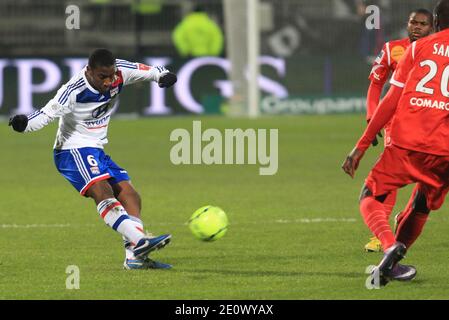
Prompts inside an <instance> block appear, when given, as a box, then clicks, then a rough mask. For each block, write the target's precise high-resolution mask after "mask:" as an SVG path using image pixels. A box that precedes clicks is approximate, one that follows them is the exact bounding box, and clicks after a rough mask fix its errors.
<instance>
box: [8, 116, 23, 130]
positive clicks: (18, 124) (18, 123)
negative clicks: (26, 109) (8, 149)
mask: <svg viewBox="0 0 449 320" xmlns="http://www.w3.org/2000/svg"><path fill="white" fill-rule="evenodd" d="M8 125H9V126H12V128H13V129H14V130H15V131H17V132H24V131H25V129H26V127H27V125H28V117H27V116H26V115H24V114H18V115H15V116H14V117H11V118H10V119H9V123H8Z"/></svg>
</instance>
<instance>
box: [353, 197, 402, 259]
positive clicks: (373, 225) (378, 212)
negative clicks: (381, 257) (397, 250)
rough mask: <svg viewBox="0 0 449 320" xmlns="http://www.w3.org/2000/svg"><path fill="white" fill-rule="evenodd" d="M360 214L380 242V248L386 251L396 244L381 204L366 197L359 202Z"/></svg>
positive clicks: (372, 198)
mask: <svg viewBox="0 0 449 320" xmlns="http://www.w3.org/2000/svg"><path fill="white" fill-rule="evenodd" d="M360 212H361V213H362V216H363V220H364V221H365V224H366V225H367V226H368V228H369V229H370V230H371V232H372V233H373V234H374V235H375V236H376V237H377V239H379V240H380V242H381V243H382V248H383V249H384V251H386V250H387V249H388V248H389V247H391V246H392V245H393V244H394V243H395V242H396V239H395V237H394V234H393V231H392V230H391V227H390V224H389V223H388V217H387V214H386V210H385V207H384V205H383V203H382V202H379V201H377V200H376V199H374V197H366V198H364V199H363V200H362V201H361V202H360Z"/></svg>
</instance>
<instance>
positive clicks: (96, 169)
mask: <svg viewBox="0 0 449 320" xmlns="http://www.w3.org/2000/svg"><path fill="white" fill-rule="evenodd" d="M90 172H92V174H100V169H99V168H98V167H90Z"/></svg>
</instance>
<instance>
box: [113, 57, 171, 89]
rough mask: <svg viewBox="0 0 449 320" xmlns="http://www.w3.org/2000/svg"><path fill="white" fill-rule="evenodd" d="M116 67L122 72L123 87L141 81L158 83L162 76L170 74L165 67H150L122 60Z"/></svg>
mask: <svg viewBox="0 0 449 320" xmlns="http://www.w3.org/2000/svg"><path fill="white" fill-rule="evenodd" d="M116 67H117V69H118V70H120V71H121V73H122V77H123V85H125V86H126V85H129V84H133V83H136V82H140V81H155V82H158V81H159V78H160V76H161V75H162V74H165V73H167V72H168V70H167V69H165V67H161V66H149V65H146V64H143V63H138V62H130V61H126V60H122V59H117V60H116Z"/></svg>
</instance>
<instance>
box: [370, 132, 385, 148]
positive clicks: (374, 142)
mask: <svg viewBox="0 0 449 320" xmlns="http://www.w3.org/2000/svg"><path fill="white" fill-rule="evenodd" d="M377 135H378V136H379V137H380V138H382V137H383V136H382V132H378V133H377ZM371 144H372V145H373V147H375V146H377V145H378V144H379V141H377V136H376V137H375V138H374V140H373V141H372V142H371Z"/></svg>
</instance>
